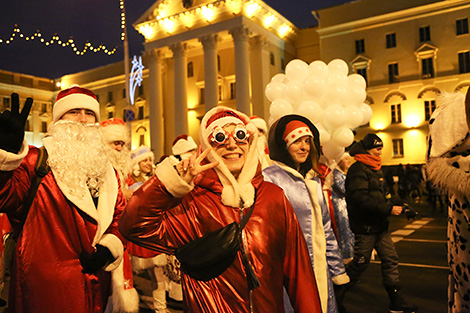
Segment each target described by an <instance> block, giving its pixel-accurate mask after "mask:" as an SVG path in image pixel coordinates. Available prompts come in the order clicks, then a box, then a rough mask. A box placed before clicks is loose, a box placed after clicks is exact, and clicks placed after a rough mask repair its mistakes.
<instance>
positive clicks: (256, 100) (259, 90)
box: [250, 36, 271, 121]
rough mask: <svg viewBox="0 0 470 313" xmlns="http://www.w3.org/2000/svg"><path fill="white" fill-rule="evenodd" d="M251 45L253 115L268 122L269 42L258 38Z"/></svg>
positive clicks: (261, 37)
mask: <svg viewBox="0 0 470 313" xmlns="http://www.w3.org/2000/svg"><path fill="white" fill-rule="evenodd" d="M250 44H251V92H252V95H251V101H252V103H253V105H252V110H253V111H252V114H253V115H257V116H259V117H261V118H263V119H265V120H266V121H268V118H269V106H270V102H269V100H268V99H267V98H266V96H265V89H266V85H267V84H268V83H269V81H270V79H271V77H270V72H269V67H270V56H269V41H268V40H267V38H266V37H264V36H256V37H254V38H252V39H251V41H250Z"/></svg>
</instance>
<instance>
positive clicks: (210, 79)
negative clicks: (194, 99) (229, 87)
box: [199, 34, 219, 112]
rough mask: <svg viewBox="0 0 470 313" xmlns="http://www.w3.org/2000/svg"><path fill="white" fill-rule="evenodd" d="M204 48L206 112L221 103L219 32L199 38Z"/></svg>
mask: <svg viewBox="0 0 470 313" xmlns="http://www.w3.org/2000/svg"><path fill="white" fill-rule="evenodd" d="M199 41H200V42H201V43H202V46H203V49H204V81H205V87H204V101H205V109H206V112H207V111H209V110H210V109H212V108H214V107H216V106H217V104H218V103H219V88H218V84H217V34H209V35H205V36H202V37H201V38H199Z"/></svg>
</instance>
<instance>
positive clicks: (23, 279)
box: [0, 138, 125, 313]
mask: <svg viewBox="0 0 470 313" xmlns="http://www.w3.org/2000/svg"><path fill="white" fill-rule="evenodd" d="M43 143H44V146H45V147H46V149H47V150H49V147H50V146H51V145H53V141H52V138H45V139H44V140H43ZM37 151H38V150H37V148H35V147H29V148H28V146H27V144H26V141H25V142H24V144H23V147H22V149H21V150H20V152H19V153H18V154H12V153H8V152H6V151H3V150H0V208H1V212H4V213H6V214H7V215H8V217H9V219H10V221H11V222H12V226H13V227H14V228H16V227H18V226H19V225H21V224H23V225H24V226H23V230H22V232H21V235H20V236H19V238H18V243H17V249H16V257H15V260H14V264H13V269H12V279H11V283H10V307H11V310H12V312H35V313H41V312H44V313H51V312H57V313H59V312H60V313H62V312H68V313H74V312H77V313H78V312H80V313H83V312H102V311H103V310H104V306H105V303H106V301H107V299H108V296H109V294H108V293H109V284H110V276H111V275H110V274H109V272H105V271H103V270H99V271H98V272H96V273H95V274H83V273H82V267H81V265H80V261H79V258H78V256H79V254H80V253H81V252H85V253H88V254H92V253H93V252H94V250H95V248H94V247H95V246H96V244H100V245H103V246H105V247H107V248H108V249H109V250H110V251H111V253H112V255H113V256H114V257H116V260H115V261H114V262H113V263H112V264H110V265H109V266H107V268H106V269H105V270H106V271H112V270H113V269H115V268H116V267H117V266H118V265H119V264H120V262H121V259H122V253H123V245H122V242H121V240H120V239H119V236H120V235H119V233H118V229H117V224H118V218H119V216H120V214H121V213H122V210H123V208H124V206H125V199H124V197H123V195H122V192H121V190H120V189H119V188H118V180H117V178H116V173H115V171H114V170H113V168H112V166H111V165H109V168H108V169H107V171H106V178H105V180H104V183H103V185H102V187H101V189H100V195H99V199H98V205H97V206H95V204H94V202H93V199H92V197H91V195H90V193H89V192H87V195H86V196H85V197H81V198H80V197H77V196H74V195H73V194H71V193H70V192H69V191H68V189H67V188H66V187H65V186H63V185H62V184H61V182H60V181H57V180H56V179H55V178H54V171H53V170H52V171H50V172H49V173H48V174H47V175H46V176H45V177H44V178H43V180H42V182H41V185H40V186H39V188H38V191H37V194H36V197H35V199H34V201H33V203H32V205H31V208H30V210H29V214H28V216H27V218H26V221H20V220H18V214H19V211H20V208H21V206H22V203H23V201H24V199H25V198H26V196H27V194H28V191H29V188H30V185H31V181H32V179H33V177H34V176H35V170H34V167H35V164H36V160H37V155H38V152H37Z"/></svg>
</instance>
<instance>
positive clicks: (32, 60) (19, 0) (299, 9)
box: [0, 0, 350, 78]
mask: <svg viewBox="0 0 470 313" xmlns="http://www.w3.org/2000/svg"><path fill="white" fill-rule="evenodd" d="M172 1H178V0H172ZM349 1H350V0H265V2H266V3H267V4H268V5H270V6H271V7H272V8H274V9H275V10H277V11H278V12H279V13H281V14H282V15H284V16H285V17H286V18H287V19H289V20H290V21H291V22H292V23H294V24H295V25H296V26H297V27H299V28H307V27H311V26H315V25H316V24H317V21H316V20H315V19H314V17H313V16H312V14H311V13H310V12H311V11H312V10H317V9H322V8H325V7H330V6H333V5H338V4H341V3H345V2H349ZM153 3H155V0H127V1H126V15H127V23H128V28H127V29H128V36H129V48H130V55H131V56H132V55H135V54H136V55H139V54H141V52H142V51H143V50H144V47H143V45H142V43H143V41H144V39H143V37H142V36H141V35H140V34H139V33H138V32H137V31H135V30H134V28H133V27H132V24H133V23H134V22H135V21H136V20H137V19H138V18H139V17H141V16H142V15H143V14H144V13H145V11H146V10H147V9H148V8H149V7H150V6H151V5H152V4H153ZM0 12H2V14H1V15H2V18H1V19H0V39H2V40H3V41H5V40H8V39H9V38H10V36H11V34H12V32H13V29H14V28H15V24H16V25H17V26H18V27H19V28H20V29H21V32H22V33H24V34H25V35H26V36H30V35H32V34H33V33H34V32H35V31H36V30H39V31H40V32H41V34H42V35H43V37H44V38H45V39H46V40H49V39H50V38H51V37H52V36H54V35H58V36H59V37H60V39H62V40H63V41H66V40H68V39H69V37H72V38H73V39H74V41H75V43H76V45H77V47H78V48H79V49H81V48H82V47H83V45H84V44H85V43H86V42H91V43H92V44H94V45H96V46H98V45H99V44H104V45H105V46H106V47H108V48H110V49H112V48H114V47H116V48H117V52H116V53H115V54H113V55H111V56H109V55H107V54H104V53H102V52H98V53H94V52H91V53H90V52H87V53H86V54H85V55H83V56H77V55H76V54H75V52H74V51H72V49H71V48H70V47H66V48H63V47H61V46H59V45H57V44H55V45H53V46H45V45H44V44H43V43H40V42H39V40H38V39H36V40H33V41H26V40H25V39H22V38H19V37H18V36H17V37H16V39H15V40H14V41H13V42H11V43H10V44H8V45H6V44H5V43H0V69H2V70H7V71H12V72H18V73H24V74H30V75H35V76H40V77H47V78H57V77H60V76H62V75H66V74H70V73H75V72H79V71H83V70H87V69H91V68H95V67H99V66H102V65H106V64H109V63H114V62H118V61H120V60H122V59H123V55H124V52H123V48H122V41H121V40H120V33H121V24H120V14H121V12H120V9H119V0H94V1H92V0H34V1H31V0H1V1H0Z"/></svg>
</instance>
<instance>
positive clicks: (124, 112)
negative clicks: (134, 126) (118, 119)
mask: <svg viewBox="0 0 470 313" xmlns="http://www.w3.org/2000/svg"><path fill="white" fill-rule="evenodd" d="M122 120H123V121H124V122H126V109H124V110H122Z"/></svg>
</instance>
